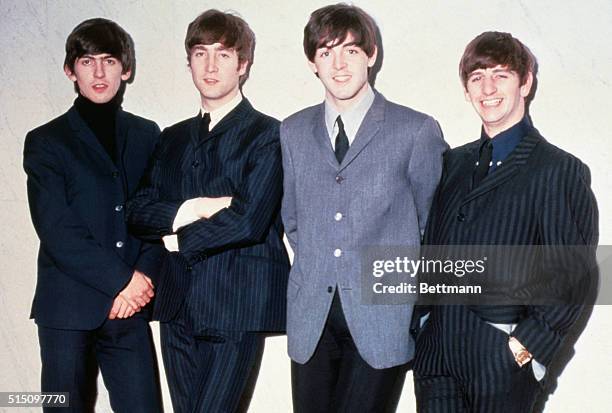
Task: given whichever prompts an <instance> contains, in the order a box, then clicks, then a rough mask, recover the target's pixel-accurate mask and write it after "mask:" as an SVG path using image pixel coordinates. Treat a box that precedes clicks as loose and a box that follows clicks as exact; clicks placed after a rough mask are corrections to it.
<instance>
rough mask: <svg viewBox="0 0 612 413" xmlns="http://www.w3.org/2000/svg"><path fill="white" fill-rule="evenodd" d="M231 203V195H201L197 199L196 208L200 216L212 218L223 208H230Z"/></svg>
mask: <svg viewBox="0 0 612 413" xmlns="http://www.w3.org/2000/svg"><path fill="white" fill-rule="evenodd" d="M231 204H232V197H231V196H221V197H218V198H205V197H201V198H198V199H197V202H196V204H195V207H194V208H195V212H196V214H197V216H199V217H200V218H210V217H211V216H213V215H215V214H216V213H217V212H219V211H221V210H222V209H223V208H229V206H230V205H231Z"/></svg>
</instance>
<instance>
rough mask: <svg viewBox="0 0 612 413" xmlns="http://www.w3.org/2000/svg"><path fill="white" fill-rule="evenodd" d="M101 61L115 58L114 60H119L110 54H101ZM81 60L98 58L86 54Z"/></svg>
mask: <svg viewBox="0 0 612 413" xmlns="http://www.w3.org/2000/svg"><path fill="white" fill-rule="evenodd" d="M100 55H101V56H100V57H99V58H100V59H108V58H113V59H117V58H116V57H115V56H113V55H112V54H110V53H100ZM79 59H94V60H95V59H96V57H95V56H94V55H92V54H89V53H88V54H84V55H83V56H81V57H79Z"/></svg>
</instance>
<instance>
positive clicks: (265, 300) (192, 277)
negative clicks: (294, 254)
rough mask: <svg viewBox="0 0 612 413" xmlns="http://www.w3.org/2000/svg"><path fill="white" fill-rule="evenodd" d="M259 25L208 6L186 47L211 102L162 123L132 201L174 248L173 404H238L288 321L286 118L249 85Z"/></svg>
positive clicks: (135, 221)
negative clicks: (270, 110) (264, 106)
mask: <svg viewBox="0 0 612 413" xmlns="http://www.w3.org/2000/svg"><path fill="white" fill-rule="evenodd" d="M254 47H255V37H254V34H253V32H252V31H251V29H250V28H249V26H248V25H247V23H246V22H245V21H244V20H243V19H241V18H240V17H238V16H235V15H233V14H230V13H222V12H220V11H217V10H208V11H206V12H204V13H203V14H201V15H200V16H198V17H197V18H196V19H195V20H194V21H193V22H192V23H191V24H190V25H189V28H188V29H187V35H186V38H185V50H186V52H187V59H188V62H189V69H190V71H191V75H192V79H193V82H194V85H195V87H196V88H197V90H198V91H199V92H200V97H201V104H202V111H201V113H200V114H198V115H196V116H195V117H194V118H191V119H187V120H185V121H183V122H179V123H177V124H176V125H174V126H171V127H169V128H167V129H166V130H164V131H163V132H162V137H161V143H160V147H159V149H158V150H157V151H156V155H155V163H154V165H153V168H152V170H151V171H150V173H149V174H148V176H147V179H146V181H145V182H144V185H143V187H142V189H141V190H139V192H138V194H137V195H136V197H135V198H134V199H133V200H132V202H131V203H130V206H129V220H130V225H131V227H132V228H134V230H135V231H137V232H138V233H139V234H140V235H142V236H143V237H146V238H160V237H163V241H164V244H165V245H166V248H167V249H168V250H169V251H171V253H170V255H169V257H168V259H167V261H166V263H165V265H164V267H163V269H162V279H161V283H160V286H159V288H158V290H157V292H158V296H157V299H156V311H155V312H156V314H155V316H156V317H159V319H160V320H161V321H162V323H161V340H162V354H163V359H164V366H165V368H166V375H167V377H168V384H169V387H170V395H171V397H172V404H173V407H174V410H175V412H207V413H212V412H233V411H236V409H237V408H238V405H239V402H240V399H241V396H242V395H243V393H244V389H245V385H246V383H247V379H248V378H249V375H254V374H256V371H255V370H253V368H254V366H255V365H256V364H257V361H258V357H260V354H261V351H262V350H263V347H262V346H263V336H262V335H261V333H259V332H281V331H284V330H285V319H286V316H285V311H286V310H285V308H286V300H285V293H286V288H287V275H288V272H289V260H288V257H287V253H286V250H285V247H284V245H283V241H282V232H283V230H282V224H281V221H280V214H279V209H280V201H281V194H282V165H281V154H280V144H279V135H278V127H279V122H278V121H277V120H275V119H273V118H271V117H268V116H265V115H263V114H262V113H260V112H258V111H256V110H255V109H253V107H252V106H251V104H250V103H249V102H248V100H246V99H245V98H244V97H243V96H242V94H241V91H240V88H241V86H242V84H243V83H244V81H245V80H246V78H247V77H248V74H249V69H250V66H251V63H252V61H253V51H254Z"/></svg>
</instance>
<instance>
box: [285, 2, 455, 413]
mask: <svg viewBox="0 0 612 413" xmlns="http://www.w3.org/2000/svg"><path fill="white" fill-rule="evenodd" d="M375 30H376V29H375V25H374V22H373V20H372V18H371V17H370V16H369V15H367V14H366V13H365V12H364V11H363V10H361V9H360V8H358V7H355V6H349V5H345V4H337V5H332V6H326V7H323V8H320V9H318V10H316V11H314V12H313V13H312V14H311V16H310V20H309V22H308V24H307V25H306V28H305V29H304V52H305V54H306V56H307V58H308V60H309V65H310V67H311V69H312V71H313V72H314V73H315V75H316V76H317V77H318V78H319V80H321V83H322V84H323V86H324V88H325V102H324V103H321V104H319V105H316V106H313V107H310V108H306V109H304V110H302V111H300V112H298V113H296V114H294V115H292V116H290V117H289V118H287V119H285V120H284V121H283V123H282V125H281V146H282V150H283V168H284V197H283V207H282V215H283V222H284V225H285V230H286V233H287V237H288V239H289V242H290V244H291V247H292V249H293V251H294V253H295V258H294V262H293V266H292V268H291V275H290V277H289V288H288V292H287V301H288V302H287V305H288V319H287V334H288V344H289V355H290V356H291V358H292V360H293V361H292V364H291V374H292V387H293V409H294V411H296V412H304V413H315V412H384V411H389V410H394V409H395V406H396V404H397V401H398V398H399V391H397V390H398V388H399V389H401V385H402V384H403V380H404V377H405V374H406V363H408V362H409V361H410V360H411V359H412V356H413V353H414V342H413V341H412V339H411V338H410V335H409V326H410V318H411V314H412V305H411V304H407V303H404V304H400V305H390V304H391V303H383V304H380V305H368V303H366V302H364V301H362V285H361V281H362V280H361V274H362V273H361V253H362V252H363V249H364V248H366V247H371V246H379V247H388V246H412V247H418V246H419V245H420V241H421V231H422V230H424V228H425V221H426V218H427V214H428V212H429V206H430V203H431V199H432V197H433V193H434V191H435V187H436V184H437V183H438V180H439V177H440V172H441V168H442V153H443V151H444V150H445V149H446V144H445V143H444V141H443V139H442V135H441V131H440V129H439V127H438V124H437V122H436V121H435V120H434V119H432V118H431V117H430V116H427V115H425V114H423V113H419V112H416V111H414V110H412V109H410V108H407V107H404V106H400V105H397V104H395V103H392V102H389V101H387V100H386V99H385V98H384V97H383V96H382V95H381V94H380V93H378V92H375V91H374V90H372V88H371V87H370V85H369V83H368V75H369V70H370V68H371V67H372V66H373V65H374V63H375V62H376V58H377V45H376V31H375ZM364 294H366V295H367V291H364Z"/></svg>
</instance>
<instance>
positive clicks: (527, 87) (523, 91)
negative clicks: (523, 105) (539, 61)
mask: <svg viewBox="0 0 612 413" xmlns="http://www.w3.org/2000/svg"><path fill="white" fill-rule="evenodd" d="M532 85H533V73H531V72H529V73H527V79H525V83H524V84H523V85H521V96H522V97H524V98H526V97H527V95H529V92H531V86H532Z"/></svg>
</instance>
